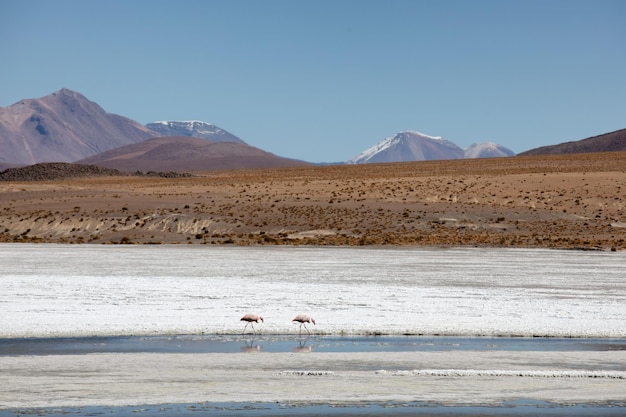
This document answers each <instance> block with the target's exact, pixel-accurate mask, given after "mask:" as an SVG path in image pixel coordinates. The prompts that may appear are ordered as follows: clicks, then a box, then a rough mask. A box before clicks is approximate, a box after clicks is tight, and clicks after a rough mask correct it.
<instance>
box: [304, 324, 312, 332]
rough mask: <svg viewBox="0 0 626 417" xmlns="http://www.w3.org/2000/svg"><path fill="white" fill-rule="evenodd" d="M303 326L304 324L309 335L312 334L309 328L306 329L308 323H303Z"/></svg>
mask: <svg viewBox="0 0 626 417" xmlns="http://www.w3.org/2000/svg"><path fill="white" fill-rule="evenodd" d="M302 324H304V328H305V329H306V332H307V333H308V334H311V331H310V330H309V328H308V327H306V323H302Z"/></svg>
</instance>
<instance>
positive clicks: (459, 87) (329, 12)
mask: <svg viewBox="0 0 626 417" xmlns="http://www.w3.org/2000/svg"><path fill="white" fill-rule="evenodd" d="M0 62H1V63H0V106H9V105H11V104H13V103H15V102H17V101H19V100H21V99H23V98H36V97H43V96H45V95H48V94H50V93H52V92H54V91H57V90H59V89H61V88H64V87H65V88H69V89H72V90H75V91H78V92H80V93H81V94H83V95H85V96H86V97H87V98H88V99H90V100H92V101H95V102H96V103H98V104H99V105H100V106H102V107H103V108H104V109H105V110H106V111H108V112H110V113H116V114H120V115H123V116H126V117H129V118H131V119H134V120H137V121H138V122H140V123H143V124H145V123H149V122H153V121H158V120H202V121H206V122H209V123H213V124H216V125H217V126H219V127H221V128H223V129H226V130H228V131H230V132H231V133H233V134H235V135H237V136H239V137H240V138H241V139H243V140H244V141H246V142H247V143H248V144H250V145H253V146H256V147H259V148H261V149H264V150H267V151H270V152H273V153H275V154H277V155H280V156H285V157H291V158H298V159H303V160H306V161H311V162H338V161H346V160H349V159H351V158H353V157H354V156H356V155H357V154H359V153H360V152H362V151H363V150H365V149H367V148H369V147H371V146H373V145H374V144H376V143H378V142H380V141H381V140H383V139H385V138H387V137H390V136H393V135H394V134H395V133H397V132H400V131H404V130H417V131H420V132H422V133H425V134H428V135H432V136H443V137H444V138H445V139H448V140H450V141H452V142H454V143H456V144H457V145H459V146H461V147H463V148H465V147H468V146H469V145H471V144H472V143H474V142H485V141H492V142H496V143H499V144H502V145H504V146H506V147H508V148H510V149H512V150H513V151H515V152H522V151H524V150H528V149H531V148H534V147H538V146H543V145H551V144H556V143H561V142H565V141H571V140H579V139H583V138H586V137H589V136H594V135H597V134H601V133H606V132H610V131H614V130H618V129H623V128H626V1H623V0H615V1H610V0H589V1H578V0H540V1H535V0H515V1H507V0H500V1H481V0H473V1H464V0H458V1H447V0H429V1H426V0H424V1H421V0H407V1H404V0H375V1H373V0H318V1H298V0H285V1H282V0H281V1H278V0H275V1H259V0H223V1H217V0H216V1H212V0H206V1H202V0H198V1H191V0H177V1H159V0H128V1H126V0H123V1H122V0H92V1H73V0H55V1H47V0H46V1H44V0H38V1H35V0H0Z"/></svg>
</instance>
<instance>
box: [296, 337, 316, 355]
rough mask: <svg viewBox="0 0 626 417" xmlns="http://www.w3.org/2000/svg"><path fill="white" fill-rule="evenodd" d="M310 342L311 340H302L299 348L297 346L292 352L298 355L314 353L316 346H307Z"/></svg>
mask: <svg viewBox="0 0 626 417" xmlns="http://www.w3.org/2000/svg"><path fill="white" fill-rule="evenodd" d="M308 341H309V339H303V340H300V341H299V342H298V346H296V347H295V348H293V349H291V350H292V351H294V352H296V353H306V352H313V349H315V346H314V345H310V346H307V342H308Z"/></svg>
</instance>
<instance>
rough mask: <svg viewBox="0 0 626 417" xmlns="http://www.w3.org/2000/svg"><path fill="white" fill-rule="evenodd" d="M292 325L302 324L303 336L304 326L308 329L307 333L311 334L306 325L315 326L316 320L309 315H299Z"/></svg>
mask: <svg viewBox="0 0 626 417" xmlns="http://www.w3.org/2000/svg"><path fill="white" fill-rule="evenodd" d="M291 322H292V323H295V322H298V323H300V336H302V326H304V328H305V329H306V331H307V332H308V333H309V334H311V332H310V331H309V329H308V328H307V327H306V323H313V325H314V326H315V319H314V318H313V317H311V316H309V315H307V314H298V315H297V316H296V317H294V318H293V320H291Z"/></svg>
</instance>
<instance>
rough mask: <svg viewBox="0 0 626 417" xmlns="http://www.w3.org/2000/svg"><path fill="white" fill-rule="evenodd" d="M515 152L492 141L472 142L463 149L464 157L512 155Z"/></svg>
mask: <svg viewBox="0 0 626 417" xmlns="http://www.w3.org/2000/svg"><path fill="white" fill-rule="evenodd" d="M513 155H515V152H513V151H512V150H510V149H509V148H505V147H504V146H502V145H498V144H497V143H493V142H482V143H474V144H472V145H471V146H470V147H469V148H467V149H465V155H464V157H465V158H497V157H501V156H513Z"/></svg>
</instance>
